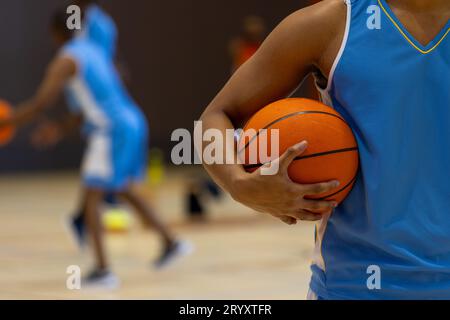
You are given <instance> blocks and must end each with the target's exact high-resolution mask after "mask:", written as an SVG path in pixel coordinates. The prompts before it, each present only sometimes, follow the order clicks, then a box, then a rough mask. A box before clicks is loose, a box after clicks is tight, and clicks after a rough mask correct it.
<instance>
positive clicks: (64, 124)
mask: <svg viewBox="0 0 450 320" xmlns="http://www.w3.org/2000/svg"><path fill="white" fill-rule="evenodd" d="M66 19H67V15H66V13H65V11H62V12H60V13H58V14H56V15H55V17H54V19H53V23H52V32H53V37H54V39H55V41H56V43H57V44H58V46H60V47H61V49H60V51H59V54H58V55H57V56H56V58H55V59H54V60H53V61H52V63H51V64H50V66H49V67H48V71H47V74H46V76H45V78H44V80H43V82H42V83H41V85H40V87H39V89H38V90H37V93H36V95H35V96H34V97H32V98H31V99H29V100H28V101H26V102H24V103H22V104H21V105H19V107H18V108H17V109H16V110H17V111H16V112H15V114H14V115H13V117H12V118H11V119H10V120H8V121H3V122H0V127H2V126H5V125H15V126H20V125H24V124H25V123H28V122H30V121H32V120H34V119H36V118H37V117H38V116H39V115H40V114H41V113H42V112H44V111H46V110H47V109H48V108H49V107H50V106H52V104H53V103H54V102H55V100H56V99H57V97H58V96H59V95H60V94H61V93H62V92H63V90H64V89H65V88H66V89H67V90H68V92H70V94H71V96H72V98H73V102H76V103H77V105H76V106H77V108H78V113H79V117H81V116H82V117H83V119H84V120H85V122H86V128H87V130H88V134H89V142H88V148H87V152H86V155H85V158H84V162H83V169H82V175H83V185H84V194H85V202H86V203H85V208H84V214H85V221H86V223H87V226H88V230H89V231H90V236H91V239H92V245H93V249H94V252H95V258H96V266H95V268H94V270H93V271H92V272H91V273H90V274H89V276H87V277H86V278H85V284H89V285H102V286H107V287H115V286H117V284H118V279H117V277H116V276H115V275H114V274H113V273H112V272H111V271H110V269H109V262H108V260H107V256H106V254H105V250H104V244H103V236H102V232H101V224H100V219H99V213H98V208H99V204H100V203H101V202H102V201H103V197H104V194H105V193H108V192H114V193H116V194H118V195H119V196H120V197H121V198H123V199H124V200H125V201H127V202H128V203H129V204H130V205H131V206H132V207H133V209H135V211H136V212H137V213H138V214H139V215H140V216H141V218H142V219H143V220H144V221H145V222H146V223H148V224H149V225H151V226H153V227H154V228H155V229H156V230H157V232H158V233H159V234H160V235H161V238H162V240H163V244H164V250H163V252H162V254H161V256H160V257H159V258H158V259H157V261H156V262H155V266H156V267H158V268H159V267H164V266H166V265H167V264H169V263H170V262H172V261H173V260H174V259H175V258H178V257H181V256H183V255H185V254H187V253H189V252H190V251H191V248H190V245H189V244H188V243H186V242H182V241H177V240H175V237H174V236H173V235H172V234H171V233H170V231H169V230H168V229H167V228H166V227H165V226H164V225H163V224H162V223H161V222H160V221H159V219H158V218H157V217H156V215H155V214H154V212H153V210H152V209H151V207H150V206H149V205H148V204H147V202H146V201H145V200H144V198H143V197H142V196H141V195H140V194H139V192H138V191H137V189H136V188H135V184H136V183H137V182H139V181H140V180H141V178H142V177H143V174H144V172H145V168H146V153H147V147H148V146H147V140H148V137H147V136H148V129H147V122H146V120H145V117H144V115H143V114H142V112H141V111H140V110H139V108H138V107H137V106H136V104H135V102H134V101H133V100H132V99H131V97H129V96H128V93H127V92H126V90H125V88H124V86H123V84H122V82H121V80H120V77H119V76H118V73H117V71H116V70H115V68H114V65H113V64H112V62H111V60H110V59H108V58H107V57H106V56H105V55H104V54H103V52H102V50H101V49H100V48H99V46H97V45H95V44H94V43H93V42H92V41H90V40H89V39H87V38H83V37H75V36H74V33H73V32H71V31H70V30H68V29H67V27H66ZM79 117H76V116H71V117H70V118H69V119H67V120H66V121H61V122H60V125H59V127H58V128H57V130H56V131H57V132H56V133H55V132H54V130H53V132H50V131H48V132H47V133H45V132H43V133H42V137H41V139H43V140H47V141H46V143H47V144H48V143H49V142H51V141H53V142H56V141H59V140H60V137H61V136H62V135H63V133H64V132H66V131H69V130H70V129H72V128H73V127H74V126H75V124H76V123H77V122H78V118H79Z"/></svg>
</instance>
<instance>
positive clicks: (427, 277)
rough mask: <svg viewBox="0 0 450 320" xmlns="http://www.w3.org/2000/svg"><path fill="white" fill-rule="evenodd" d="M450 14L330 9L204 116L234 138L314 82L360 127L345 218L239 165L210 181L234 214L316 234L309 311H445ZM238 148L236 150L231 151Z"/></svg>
mask: <svg viewBox="0 0 450 320" xmlns="http://www.w3.org/2000/svg"><path fill="white" fill-rule="evenodd" d="M449 18H450V1H448V0H396V1H393V0H346V1H343V0H325V1H322V2H320V3H318V4H315V5H313V6H311V7H308V8H305V9H303V10H300V11H298V12H296V13H294V14H292V15H291V16H290V17H288V18H287V19H286V20H285V21H283V22H282V23H281V24H280V25H279V26H278V27H277V28H276V29H275V30H274V31H273V33H272V34H271V35H270V36H269V38H268V39H267V40H266V41H265V43H264V44H263V45H262V47H261V48H260V50H259V51H258V52H257V53H256V54H255V55H254V56H253V58H252V59H250V60H249V61H248V62H247V63H246V64H244V65H243V66H242V67H241V68H240V69H239V70H238V71H237V73H236V74H235V75H234V76H233V77H232V78H231V80H230V81H229V82H228V84H227V85H226V86H225V87H224V88H223V90H222V91H221V92H220V93H219V94H218V96H217V97H216V98H215V99H214V100H213V101H212V102H211V104H210V105H209V107H208V108H207V110H206V111H205V112H204V114H203V116H202V120H203V128H204V129H205V130H207V129H209V128H216V129H220V130H222V131H223V132H224V135H225V129H232V128H234V127H235V126H240V125H242V123H243V122H244V121H245V120H246V119H248V118H249V117H251V116H252V115H253V114H254V113H255V112H256V111H258V110H259V109H260V108H261V107H263V106H265V105H267V104H269V103H271V102H273V101H275V100H277V99H280V98H284V97H286V96H288V95H289V94H290V93H291V92H292V91H293V90H294V89H295V88H296V87H297V85H298V84H299V83H300V82H301V81H302V79H303V78H304V77H305V76H306V75H307V74H309V73H314V74H315V76H316V80H317V86H318V88H319V90H320V92H321V95H322V99H323V101H324V102H325V103H326V104H328V105H330V106H332V107H334V108H335V109H336V110H337V111H338V112H340V113H341V114H342V115H343V116H344V117H345V119H346V120H347V121H348V123H349V124H350V125H351V126H352V128H353V130H354V133H355V135H356V138H357V140H358V143H359V151H360V157H361V170H360V174H359V177H358V180H357V182H356V185H355V187H354V189H353V191H352V192H351V194H350V195H349V197H348V198H347V199H346V200H345V201H344V203H342V204H341V205H340V206H339V207H337V208H335V206H336V204H335V203H333V202H327V201H311V200H305V199H304V196H305V195H315V194H320V193H322V192H327V191H329V190H331V189H333V188H334V187H335V186H336V184H337V182H335V181H331V182H324V183H321V184H316V185H297V184H294V183H292V182H291V181H290V180H289V178H288V176H287V173H286V169H287V167H288V166H289V164H290V163H291V161H293V159H295V158H296V157H297V156H299V155H300V154H302V152H304V151H305V150H306V149H307V147H308V143H307V141H299V144H298V145H295V146H293V147H292V148H291V149H290V150H288V151H287V152H286V154H284V155H282V156H281V158H280V159H278V160H276V161H279V162H280V164H281V166H280V167H281V170H280V172H279V174H278V175H276V176H263V175H261V174H259V172H255V173H253V174H248V173H246V172H245V171H244V169H243V168H242V166H241V165H207V166H206V169H207V170H208V171H209V173H210V174H211V175H212V176H213V177H214V178H215V180H216V181H217V183H219V184H220V185H221V186H222V187H223V188H224V189H225V190H227V191H228V192H229V193H230V194H231V195H232V196H233V197H234V198H235V199H236V200H238V201H239V202H241V203H243V204H245V205H247V206H248V207H250V208H253V209H256V210H258V211H264V212H267V213H270V214H271V215H273V216H275V217H277V218H279V219H281V220H282V221H283V222H285V223H287V224H295V223H297V221H299V220H317V221H319V224H318V229H317V241H316V253H315V257H314V263H313V266H312V271H313V276H312V281H311V294H310V298H316V299H450V273H449V270H450V219H449V208H450V185H449V183H448V181H450V170H449V165H450V90H449V88H450V34H449V33H450V21H449ZM234 147H235V146H234V145H233V144H232V143H231V144H229V145H227V146H226V148H225V151H226V150H231V149H232V148H234Z"/></svg>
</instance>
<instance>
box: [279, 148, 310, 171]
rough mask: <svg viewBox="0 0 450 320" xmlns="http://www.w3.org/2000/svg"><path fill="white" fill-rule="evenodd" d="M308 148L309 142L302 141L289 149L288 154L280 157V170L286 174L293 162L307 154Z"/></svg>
mask: <svg viewBox="0 0 450 320" xmlns="http://www.w3.org/2000/svg"><path fill="white" fill-rule="evenodd" d="M306 148H308V142H306V141H302V142H300V143H298V144H296V145H293V146H292V147H290V148H289V149H287V150H286V152H285V153H284V154H283V155H282V156H281V157H280V169H281V170H282V171H284V172H286V171H287V169H288V168H289V166H290V164H291V163H292V161H294V160H295V158H297V157H298V156H300V155H301V154H302V153H303V152H305V150H306Z"/></svg>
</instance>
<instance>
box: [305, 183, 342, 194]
mask: <svg viewBox="0 0 450 320" xmlns="http://www.w3.org/2000/svg"><path fill="white" fill-rule="evenodd" d="M339 185H340V183H339V181H337V180H334V181H330V182H322V183H315V184H303V185H299V191H300V192H302V193H303V194H304V195H305V196H315V195H319V194H323V193H327V192H329V191H332V190H334V189H336V188H337V187H339Z"/></svg>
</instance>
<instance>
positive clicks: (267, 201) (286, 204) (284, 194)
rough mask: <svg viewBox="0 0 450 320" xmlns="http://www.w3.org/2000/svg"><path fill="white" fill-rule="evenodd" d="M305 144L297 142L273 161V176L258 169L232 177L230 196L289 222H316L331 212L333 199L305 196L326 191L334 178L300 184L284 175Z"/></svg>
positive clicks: (336, 183)
mask: <svg viewBox="0 0 450 320" xmlns="http://www.w3.org/2000/svg"><path fill="white" fill-rule="evenodd" d="M307 145H308V144H307V142H306V141H304V142H302V143H299V144H297V145H295V146H293V147H291V148H289V150H287V151H286V153H285V154H283V155H282V156H281V157H280V158H279V159H277V160H274V161H278V165H279V170H278V173H277V174H276V175H272V176H268V175H262V174H261V168H260V169H259V170H258V171H255V172H254V173H252V174H245V175H244V176H243V177H240V178H238V179H236V180H237V181H235V183H234V187H233V190H232V192H231V195H232V197H233V198H234V199H235V200H236V201H238V202H240V203H242V204H244V205H245V206H247V207H250V208H252V209H254V210H256V211H259V212H265V213H269V214H271V215H272V216H274V217H276V218H278V219H280V220H281V221H283V222H284V223H287V224H290V225H292V224H296V223H297V221H299V220H304V221H317V220H320V219H322V217H323V216H324V215H327V214H331V212H332V211H333V209H334V208H335V207H336V206H337V203H336V202H334V201H319V200H308V199H305V196H314V195H320V194H323V193H326V192H329V191H331V190H333V189H335V188H336V187H337V186H339V182H338V181H331V182H324V183H318V184H308V185H301V184H297V183H294V182H293V181H292V180H291V179H290V178H289V176H288V168H289V165H290V164H291V163H292V161H294V159H295V158H296V157H298V156H299V155H301V154H302V153H303V152H304V151H305V150H306V148H307ZM269 165H271V164H268V165H267V166H269Z"/></svg>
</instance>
